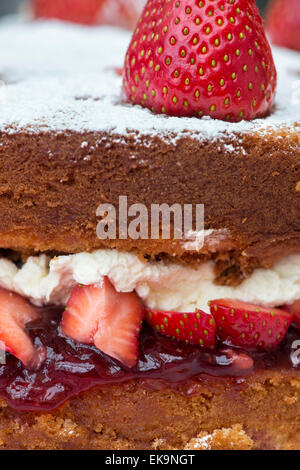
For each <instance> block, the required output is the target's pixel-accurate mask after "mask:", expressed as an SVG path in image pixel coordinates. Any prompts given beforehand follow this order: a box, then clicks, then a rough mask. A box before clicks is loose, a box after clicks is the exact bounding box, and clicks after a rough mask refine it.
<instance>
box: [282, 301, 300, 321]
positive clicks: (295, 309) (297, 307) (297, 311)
mask: <svg viewBox="0 0 300 470" xmlns="http://www.w3.org/2000/svg"><path fill="white" fill-rule="evenodd" d="M282 309H283V310H286V311H287V312H290V313H291V314H292V315H294V318H293V321H294V322H295V323H296V324H297V325H300V299H299V300H296V302H294V303H293V304H292V305H284V306H283V307H282Z"/></svg>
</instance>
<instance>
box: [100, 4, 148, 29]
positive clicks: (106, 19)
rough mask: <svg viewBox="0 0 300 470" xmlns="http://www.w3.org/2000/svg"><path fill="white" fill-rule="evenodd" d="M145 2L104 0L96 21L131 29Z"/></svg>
mask: <svg viewBox="0 0 300 470" xmlns="http://www.w3.org/2000/svg"><path fill="white" fill-rule="evenodd" d="M145 3H146V0H104V1H103V6H102V7H101V10H100V11H99V13H98V17H97V23H98V24H109V25H112V26H122V27H123V28H127V29H133V28H134V27H135V26H136V23H137V21H138V19H139V16H140V14H141V12H142V10H143V8H144V6H145Z"/></svg>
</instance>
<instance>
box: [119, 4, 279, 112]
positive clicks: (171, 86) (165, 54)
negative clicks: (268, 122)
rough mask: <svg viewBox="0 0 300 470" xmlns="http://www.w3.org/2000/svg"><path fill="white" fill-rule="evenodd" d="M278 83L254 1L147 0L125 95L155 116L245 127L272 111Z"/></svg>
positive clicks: (125, 81) (129, 53) (126, 72)
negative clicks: (206, 118)
mask: <svg viewBox="0 0 300 470" xmlns="http://www.w3.org/2000/svg"><path fill="white" fill-rule="evenodd" d="M276 80H277V78H276V69H275V65H274V61H273V57H272V52H271V48H270V45H269V43H268V40H267V38H266V35H265V32H264V28H263V24H262V20H261V17H260V15H259V12H258V9H257V7H256V5H255V1H254V0H239V1H229V0H228V1H211V0H205V1H195V0H194V1H190V0H181V1H177V0H168V1H165V2H162V1H161V0H148V2H147V4H146V7H145V9H144V11H143V13H142V16H141V17H140V19H139V21H138V24H137V27H136V29H135V32H134V34H133V37H132V40H131V43H130V45H129V48H128V51H127V53H126V58H125V66H124V75H123V89H124V92H125V95H126V96H127V99H128V100H129V101H130V102H131V103H133V104H138V105H141V106H144V107H147V108H149V109H150V110H152V111H153V112H156V113H163V114H169V115H172V116H197V117H202V116H211V117H212V118H215V119H222V120H226V121H241V120H242V119H246V120H251V119H254V118H257V117H262V116H265V115H267V114H268V113H269V112H270V110H271V108H272V104H273V102H274V98H275V89H276Z"/></svg>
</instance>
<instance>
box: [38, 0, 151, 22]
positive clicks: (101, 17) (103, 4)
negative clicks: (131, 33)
mask: <svg viewBox="0 0 300 470" xmlns="http://www.w3.org/2000/svg"><path fill="white" fill-rule="evenodd" d="M144 3H145V2H144V0H33V5H34V13H35V17H36V18H40V17H42V18H57V19H60V20H64V21H71V22H73V23H80V24H86V25H96V24H109V25H114V26H123V27H124V28H128V29H133V28H134V26H135V24H136V22H137V20H138V17H139V14H140V13H141V10H142V8H143V6H144Z"/></svg>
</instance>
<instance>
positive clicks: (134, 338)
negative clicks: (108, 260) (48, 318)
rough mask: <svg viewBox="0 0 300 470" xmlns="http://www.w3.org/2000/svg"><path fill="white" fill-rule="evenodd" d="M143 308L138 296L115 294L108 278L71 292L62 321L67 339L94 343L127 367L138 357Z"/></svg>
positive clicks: (133, 294) (132, 364)
mask: <svg viewBox="0 0 300 470" xmlns="http://www.w3.org/2000/svg"><path fill="white" fill-rule="evenodd" d="M143 313H144V309H143V306H142V304H141V302H140V300H139V298H138V296H137V295H136V294H135V293H134V292H132V293H121V292H117V291H116V290H115V288H114V287H113V285H112V284H111V283H110V281H109V280H108V278H104V280H103V282H101V283H98V284H93V285H90V286H77V287H75V289H74V290H73V291H72V293H71V296H70V299H69V301H68V303H67V308H66V310H65V312H64V314H63V318H62V321H61V330H62V332H63V333H64V334H65V335H66V336H69V337H70V338H72V339H74V340H76V341H79V342H81V343H86V344H94V345H95V346H96V347H97V348H98V349H100V350H101V351H102V352H104V353H105V354H107V355H109V356H111V357H113V358H115V359H117V360H118V361H120V362H122V363H123V364H124V365H125V366H127V367H133V366H134V365H135V364H136V362H137V356H138V337H139V332H140V329H141V323H142V320H143Z"/></svg>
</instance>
